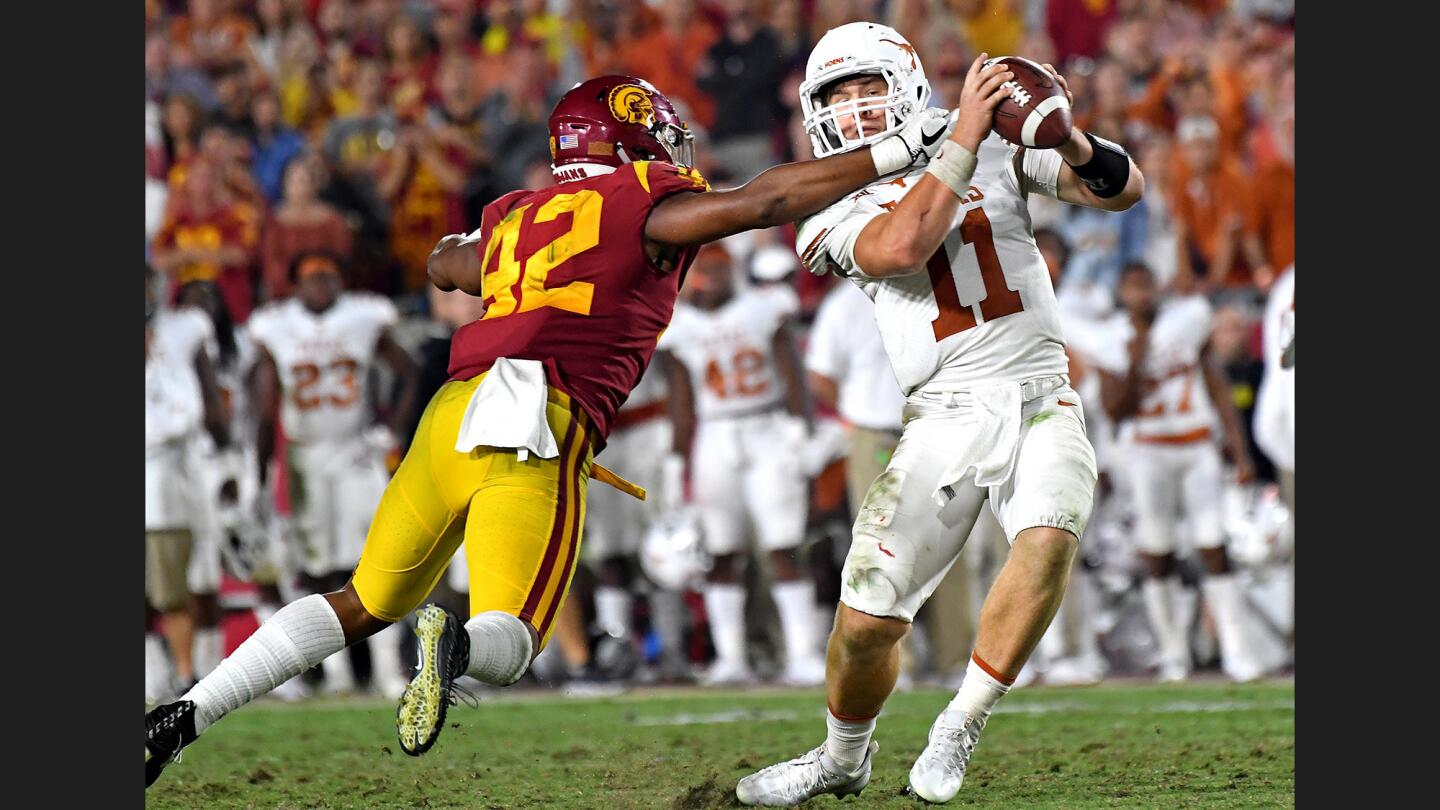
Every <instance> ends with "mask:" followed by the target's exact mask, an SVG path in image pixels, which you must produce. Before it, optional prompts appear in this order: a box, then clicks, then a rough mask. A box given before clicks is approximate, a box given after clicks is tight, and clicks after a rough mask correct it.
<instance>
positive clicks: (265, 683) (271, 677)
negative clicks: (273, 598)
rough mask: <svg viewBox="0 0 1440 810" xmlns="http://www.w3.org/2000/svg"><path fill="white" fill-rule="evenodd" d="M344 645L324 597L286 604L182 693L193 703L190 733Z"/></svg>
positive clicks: (342, 636)
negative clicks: (192, 729) (188, 689)
mask: <svg viewBox="0 0 1440 810" xmlns="http://www.w3.org/2000/svg"><path fill="white" fill-rule="evenodd" d="M343 649H345V632H344V631H343V630H342V629H341V628H340V618H339V617H338V616H336V615H335V611H334V610H333V609H331V607H330V603H329V602H326V601H325V597H323V596H319V595H314V596H307V597H305V598H303V599H300V600H298V601H295V602H292V603H290V604H288V605H286V606H285V607H283V608H281V609H280V610H279V611H278V612H277V613H276V614H275V615H274V616H273V617H272V618H271V619H270V621H268V622H266V623H265V624H263V625H261V626H260V629H259V630H256V631H255V633H254V635H252V636H250V638H247V639H245V643H243V644H241V645H240V647H239V648H238V649H236V650H235V652H234V654H232V655H231V656H230V657H229V658H226V659H225V660H224V661H221V662H220V666H218V667H216V668H215V671H214V672H211V673H210V674H209V675H207V676H205V677H204V678H202V679H201V680H200V682H199V683H197V684H195V688H193V689H191V690H190V691H189V692H186V693H185V695H184V697H183V698H182V699H183V700H193V701H194V702H195V732H196V733H197V734H198V733H200V732H202V731H204V730H205V729H206V728H209V727H210V726H211V725H213V724H214V723H215V721H217V720H219V719H220V718H222V717H224V716H225V715H227V714H229V713H230V712H232V711H234V710H235V709H238V708H239V707H241V706H243V705H245V704H246V703H249V702H250V701H252V700H254V699H255V698H257V697H260V696H261V695H263V694H265V693H267V692H269V691H271V690H272V689H274V688H275V687H277V686H279V685H280V684H282V683H284V682H285V681H288V680H290V679H291V678H293V677H295V676H296V675H299V674H300V673H302V672H304V671H305V670H307V669H309V668H310V667H313V666H315V665H316V664H318V663H320V662H321V661H323V660H325V658H326V657H328V656H330V655H333V654H334V653H336V652H339V651H340V650H343Z"/></svg>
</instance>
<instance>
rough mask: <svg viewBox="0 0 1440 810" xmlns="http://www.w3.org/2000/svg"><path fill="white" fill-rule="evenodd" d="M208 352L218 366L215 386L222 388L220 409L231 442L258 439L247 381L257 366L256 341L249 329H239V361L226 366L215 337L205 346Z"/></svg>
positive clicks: (237, 353) (236, 328) (237, 332)
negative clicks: (226, 424)
mask: <svg viewBox="0 0 1440 810" xmlns="http://www.w3.org/2000/svg"><path fill="white" fill-rule="evenodd" d="M205 351H206V352H207V353H208V354H209V355H210V362H211V364H212V365H213V366H214V367H215V384H216V385H217V386H218V387H219V388H220V406H221V407H222V408H223V409H224V411H225V417H226V420H227V422H228V424H229V425H230V441H231V442H233V443H236V444H244V443H246V442H249V441H250V440H252V439H254V438H255V436H254V434H255V431H254V423H253V421H252V414H251V412H250V391H249V389H248V388H247V387H246V385H245V379H246V377H248V376H249V375H250V368H251V367H252V366H254V365H255V342H254V341H252V340H251V339H250V330H249V327H248V326H236V327H235V358H234V360H233V361H232V362H231V363H230V364H229V365H224V364H223V363H222V361H221V358H220V340H219V338H217V337H215V336H213V335H212V336H211V338H210V339H209V340H208V341H206V343H205Z"/></svg>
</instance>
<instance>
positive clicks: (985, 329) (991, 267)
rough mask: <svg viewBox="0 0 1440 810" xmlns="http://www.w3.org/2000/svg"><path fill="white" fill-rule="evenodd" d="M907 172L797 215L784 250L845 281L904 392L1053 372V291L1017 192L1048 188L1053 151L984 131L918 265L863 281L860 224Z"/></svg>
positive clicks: (899, 192)
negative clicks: (942, 227)
mask: <svg viewBox="0 0 1440 810" xmlns="http://www.w3.org/2000/svg"><path fill="white" fill-rule="evenodd" d="M924 173H925V172H924V170H923V169H918V170H915V171H912V172H910V173H909V174H906V175H904V176H901V177H896V178H894V179H891V180H881V181H877V182H875V183H872V184H871V185H869V186H867V187H865V188H863V189H861V190H860V191H857V192H854V193H852V194H850V195H849V196H846V197H844V198H843V199H841V200H840V201H839V202H837V203H835V204H834V205H832V206H830V207H829V208H826V209H825V210H823V211H821V212H820V213H819V214H816V215H815V216H813V217H811V218H810V219H807V220H806V221H804V222H803V223H801V225H800V228H799V231H798V233H797V235H796V240H795V244H796V249H797V250H799V251H800V257H801V260H802V261H803V262H804V263H805V265H806V267H807V268H809V270H810V271H811V272H812V273H817V274H823V273H825V272H831V271H833V272H834V273H836V274H837V275H840V276H844V277H846V278H849V279H850V280H851V281H853V282H855V283H856V284H857V285H859V287H860V289H861V290H863V291H864V292H865V294H866V295H868V296H870V299H871V300H872V301H874V302H875V320H876V323H877V324H878V325H879V327H880V333H881V337H882V340H883V341H884V344H885V351H886V353H887V354H888V355H889V356H890V363H891V365H893V366H894V368H895V376H896V378H897V379H898V380H899V381H900V387H901V388H903V389H904V390H905V393H906V394H910V393H914V392H915V391H917V390H920V389H922V388H933V389H935V390H964V389H968V388H972V387H974V386H977V385H981V384H986V383H996V382H1007V381H1021V380H1027V379H1030V378H1033V377H1042V376H1048V375H1055V374H1065V373H1066V372H1067V369H1068V363H1067V361H1066V358H1065V340H1064V337H1063V336H1062V333H1061V330H1060V317H1059V313H1058V310H1057V308H1056V305H1055V290H1054V287H1053V286H1052V285H1051V283H1050V274H1049V272H1048V270H1047V269H1046V266H1045V260H1044V258H1043V257H1041V255H1040V250H1039V249H1038V248H1037V247H1036V246H1035V237H1034V235H1033V234H1032V232H1031V226H1030V213H1029V210H1028V208H1027V206H1026V199H1027V195H1028V194H1029V193H1030V192H1038V193H1041V194H1044V195H1046V196H1049V197H1054V196H1056V186H1057V183H1058V178H1059V173H1060V156H1059V155H1058V154H1056V152H1055V150H1053V149H1043V150H1031V149H1024V148H1022V147H1014V146H1010V145H1009V144H1007V143H1005V142H1004V141H1003V140H1001V139H1000V138H999V136H997V135H995V134H993V133H992V134H991V135H990V136H989V137H988V138H986V139H985V140H984V141H983V142H981V144H980V153H979V155H978V161H977V165H976V168H975V174H974V176H973V178H972V179H971V185H970V188H969V191H968V192H967V193H966V194H965V196H964V197H963V198H962V199H961V202H960V208H959V209H958V210H957V211H956V213H955V219H954V221H953V223H952V230H951V231H950V232H949V233H948V234H947V235H946V237H945V241H944V242H943V243H942V244H941V246H940V248H939V249H938V250H937V251H936V252H935V253H934V254H933V255H932V256H930V257H929V258H928V259H927V260H926V261H925V264H924V266H923V267H921V268H920V270H919V272H916V273H913V274H910V275H904V276H892V277H888V278H871V277H869V276H867V275H865V269H864V268H863V267H861V266H859V264H858V263H857V262H856V260H855V242H856V238H857V237H858V236H859V234H860V231H861V230H862V229H864V227H865V225H866V224H867V223H869V222H870V220H871V219H874V218H875V217H876V216H879V215H880V214H883V213H885V212H887V211H889V210H893V209H894V208H895V207H896V206H897V205H898V204H899V202H900V200H901V199H902V198H904V196H905V195H906V194H907V193H909V192H910V190H911V189H913V188H914V187H915V185H916V184H917V183H919V182H920V179H921V177H922V176H923V175H924Z"/></svg>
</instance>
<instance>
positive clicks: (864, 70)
mask: <svg viewBox="0 0 1440 810" xmlns="http://www.w3.org/2000/svg"><path fill="white" fill-rule="evenodd" d="M860 76H878V77H880V78H882V79H884V80H885V93H884V95H871V96H865V97H862V98H852V99H844V100H841V101H837V102H836V103H835V104H827V102H828V99H827V98H826V95H827V94H828V93H829V91H830V89H831V88H832V87H834V86H835V85H836V84H838V83H840V82H843V81H846V80H848V79H854V78H857V77H860ZM929 103H930V82H929V81H927V80H926V78H925V68H924V66H922V65H921V64H920V59H919V57H917V56H916V54H915V48H914V46H912V45H911V44H910V41H909V40H907V39H905V37H903V36H901V35H900V32H899V31H896V30H895V29H894V28H891V27H890V26H888V25H880V24H879V23H869V22H854V23H848V24H846V25H842V26H840V27H839V28H832V29H830V30H829V31H827V32H826V33H825V36H823V37H821V38H820V41H819V42H817V43H815V49H814V50H812V51H811V52H810V59H809V61H808V62H806V64H805V80H804V81H803V82H801V83H800V110H801V112H803V113H804V115H805V119H804V121H805V131H806V132H807V133H809V135H810V143H811V145H812V146H813V147H814V149H815V157H817V158H821V157H825V156H827V155H834V154H839V153H841V152H848V151H850V150H852V149H858V148H860V147H861V146H864V145H866V144H870V143H874V142H875V141H878V140H880V139H881V138H884V137H886V136H888V135H890V134H892V133H894V132H896V131H897V130H899V129H900V127H901V126H903V125H904V124H905V122H906V121H907V120H908V119H909V118H910V116H911V115H914V114H915V113H916V112H919V111H920V110H923V109H925V107H926V105H928V104H929ZM881 112H883V115H881V114H878V113H881Z"/></svg>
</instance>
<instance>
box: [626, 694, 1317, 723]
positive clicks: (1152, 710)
mask: <svg viewBox="0 0 1440 810" xmlns="http://www.w3.org/2000/svg"><path fill="white" fill-rule="evenodd" d="M1287 709H1288V710H1291V711H1293V710H1294V709H1295V703H1294V701H1288V700H1283V701H1244V700H1220V701H1179V702H1175V703H1162V704H1160V705H1158V706H1152V707H1148V708H1142V707H1121V708H1107V707H1103V706H1089V705H1086V704H1084V703H1077V702H1075V701H1054V702H1047V703H1039V702H1029V703H1008V704H1007V703H1002V704H1000V705H999V706H996V707H995V712H994V713H995V714H1059V713H1069V712H1084V713H1089V714H1193V713H1210V712H1244V711H1257V710H1287ZM910 713H911V712H903V711H902V712H895V714H910ZM822 714H823V712H822ZM799 719H801V714H800V713H799V712H793V711H763V710H752V709H730V710H728V711H723V712H708V713H704V714H694V713H691V712H680V713H678V714H665V715H653V716H648V717H635V718H633V719H631V720H630V723H631V724H632V725H636V726H698V725H711V724H716V723H740V722H746V721H749V722H762V723H763V722H779V721H789V720H799Z"/></svg>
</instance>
